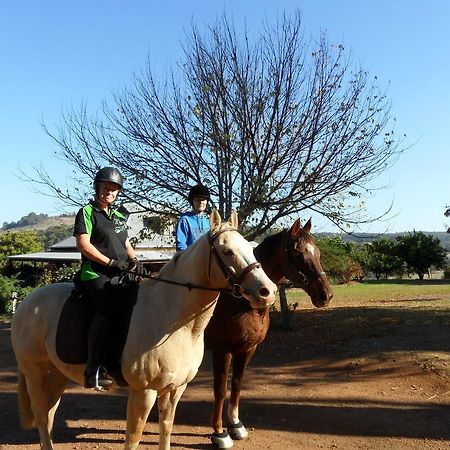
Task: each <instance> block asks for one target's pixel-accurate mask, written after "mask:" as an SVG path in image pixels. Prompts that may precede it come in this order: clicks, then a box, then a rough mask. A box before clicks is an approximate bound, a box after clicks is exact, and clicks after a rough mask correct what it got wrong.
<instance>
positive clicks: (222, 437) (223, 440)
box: [211, 431, 233, 448]
mask: <svg viewBox="0 0 450 450" xmlns="http://www.w3.org/2000/svg"><path fill="white" fill-rule="evenodd" d="M211 442H212V444H213V445H214V446H216V447H217V448H231V447H233V439H231V438H230V435H229V434H228V433H227V432H226V431H223V432H222V433H213V434H212V435H211Z"/></svg>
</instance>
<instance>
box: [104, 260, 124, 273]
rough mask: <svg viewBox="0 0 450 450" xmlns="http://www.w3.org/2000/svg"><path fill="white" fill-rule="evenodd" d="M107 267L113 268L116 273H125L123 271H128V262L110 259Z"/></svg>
mask: <svg viewBox="0 0 450 450" xmlns="http://www.w3.org/2000/svg"><path fill="white" fill-rule="evenodd" d="M108 266H109V267H111V268H113V269H116V271H117V272H118V273H121V272H125V270H128V261H123V260H120V259H119V260H117V259H112V258H111V259H110V260H109V263H108Z"/></svg>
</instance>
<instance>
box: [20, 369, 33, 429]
mask: <svg viewBox="0 0 450 450" xmlns="http://www.w3.org/2000/svg"><path fill="white" fill-rule="evenodd" d="M17 375H18V380H17V381H18V391H17V394H18V401H19V414H20V424H21V426H22V428H25V429H27V428H33V427H34V415H33V411H32V410H31V400H30V394H29V393H28V389H27V380H26V378H25V375H24V374H23V373H22V372H21V371H20V370H19V371H18V374H17Z"/></svg>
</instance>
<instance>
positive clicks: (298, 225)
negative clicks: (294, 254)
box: [289, 219, 302, 236]
mask: <svg viewBox="0 0 450 450" xmlns="http://www.w3.org/2000/svg"><path fill="white" fill-rule="evenodd" d="M301 227H302V223H301V221H300V219H297V220H296V221H295V222H294V224H293V225H292V227H291V229H290V230H289V234H290V235H291V236H295V235H296V234H298V232H299V231H300V228H301Z"/></svg>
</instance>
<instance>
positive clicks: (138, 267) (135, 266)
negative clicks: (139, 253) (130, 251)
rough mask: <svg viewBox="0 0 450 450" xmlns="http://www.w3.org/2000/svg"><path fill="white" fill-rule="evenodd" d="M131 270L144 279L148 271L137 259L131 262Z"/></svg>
mask: <svg viewBox="0 0 450 450" xmlns="http://www.w3.org/2000/svg"><path fill="white" fill-rule="evenodd" d="M130 270H131V271H132V272H134V273H135V274H136V275H138V276H139V277H144V276H145V275H147V269H146V268H145V267H144V265H143V264H142V263H141V262H139V261H138V259H137V258H136V257H134V258H133V259H131V260H130Z"/></svg>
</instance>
